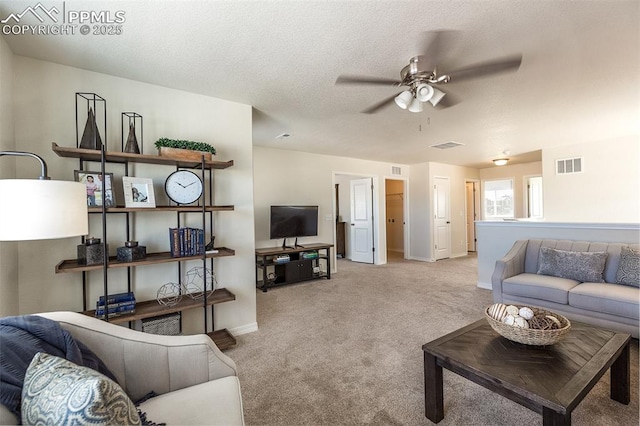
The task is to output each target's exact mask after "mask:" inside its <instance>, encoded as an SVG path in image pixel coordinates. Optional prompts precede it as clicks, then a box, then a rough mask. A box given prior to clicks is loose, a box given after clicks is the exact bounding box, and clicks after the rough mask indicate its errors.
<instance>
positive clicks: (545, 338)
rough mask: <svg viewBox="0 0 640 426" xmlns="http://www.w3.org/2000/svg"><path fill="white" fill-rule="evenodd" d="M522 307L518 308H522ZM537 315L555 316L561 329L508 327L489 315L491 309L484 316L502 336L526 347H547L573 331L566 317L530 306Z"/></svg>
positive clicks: (486, 310) (485, 311)
mask: <svg viewBox="0 0 640 426" xmlns="http://www.w3.org/2000/svg"><path fill="white" fill-rule="evenodd" d="M521 307H522V306H518V308H521ZM529 308H531V310H532V311H533V313H534V314H535V315H538V314H542V315H553V316H554V317H556V318H557V319H558V320H559V321H560V328H558V329H555V330H537V329H533V328H520V327H516V326H513V325H507V324H505V323H503V322H501V321H498V320H497V319H495V318H492V317H491V316H490V315H489V307H487V308H486V309H485V310H484V316H485V317H486V318H487V321H488V322H489V325H490V326H491V328H493V329H494V330H495V331H497V332H498V334H500V335H501V336H503V337H505V338H507V339H509V340H512V341H514V342H518V343H523V344H525V345H533V346H546V345H553V344H554V343H557V342H559V341H560V340H561V339H562V338H563V337H564V336H565V335H566V334H567V333H568V332H569V330H570V329H571V322H569V320H568V319H567V318H565V317H564V316H562V315H560V314H556V313H555V312H551V311H547V310H546V309H542V308H535V307H532V306H529Z"/></svg>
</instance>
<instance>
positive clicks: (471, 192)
mask: <svg viewBox="0 0 640 426" xmlns="http://www.w3.org/2000/svg"><path fill="white" fill-rule="evenodd" d="M477 187H478V182H467V183H466V185H465V188H466V197H467V251H476V222H475V221H476V219H477V217H478V216H477V212H476V210H477V208H478V205H479V203H477V196H478V191H477Z"/></svg>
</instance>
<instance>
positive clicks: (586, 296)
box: [569, 283, 640, 320]
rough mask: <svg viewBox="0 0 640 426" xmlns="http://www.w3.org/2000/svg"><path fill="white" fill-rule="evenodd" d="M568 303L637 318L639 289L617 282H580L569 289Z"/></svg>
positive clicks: (573, 305)
mask: <svg viewBox="0 0 640 426" xmlns="http://www.w3.org/2000/svg"><path fill="white" fill-rule="evenodd" d="M569 305H571V306H572V307H575V308H580V309H586V310H588V311H596V312H604V313H607V314H611V315H618V316H623V317H627V318H631V319H635V320H637V319H639V316H640V315H639V308H640V290H638V289H637V288H634V287H630V286H625V285H619V284H599V283H582V284H580V285H578V286H576V287H574V288H572V289H571V290H570V291H569Z"/></svg>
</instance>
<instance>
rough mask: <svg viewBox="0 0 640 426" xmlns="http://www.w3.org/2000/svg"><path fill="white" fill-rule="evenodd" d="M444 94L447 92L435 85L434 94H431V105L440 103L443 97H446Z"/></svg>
mask: <svg viewBox="0 0 640 426" xmlns="http://www.w3.org/2000/svg"><path fill="white" fill-rule="evenodd" d="M444 95H446V93H444V92H443V91H441V90H438V89H436V88H435V87H434V88H433V96H431V99H429V102H431V105H433V106H436V105H438V102H440V101H441V100H442V98H444Z"/></svg>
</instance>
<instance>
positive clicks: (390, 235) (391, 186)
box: [384, 179, 406, 261]
mask: <svg viewBox="0 0 640 426" xmlns="http://www.w3.org/2000/svg"><path fill="white" fill-rule="evenodd" d="M404 186H405V181H404V180H397V179H385V183H384V188H385V216H386V219H387V220H386V222H385V228H386V234H387V238H386V239H387V261H392V260H400V259H405V258H406V256H405V232H406V220H405V206H404V205H405V188H404Z"/></svg>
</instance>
